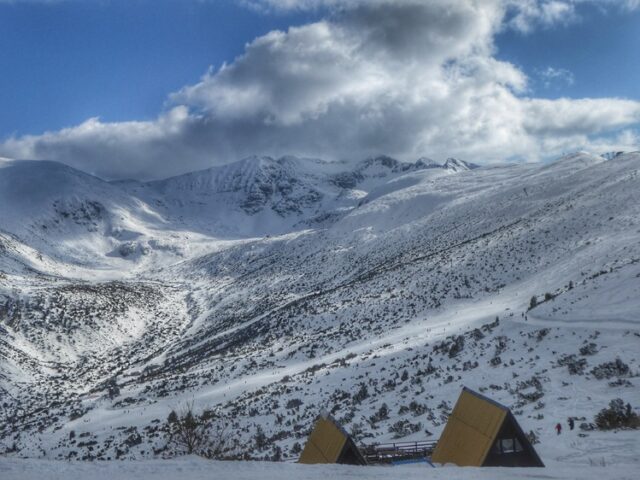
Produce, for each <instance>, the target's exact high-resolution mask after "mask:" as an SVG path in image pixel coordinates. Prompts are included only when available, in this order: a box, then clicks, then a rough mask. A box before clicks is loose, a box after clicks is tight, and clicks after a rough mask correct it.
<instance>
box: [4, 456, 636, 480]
mask: <svg viewBox="0 0 640 480" xmlns="http://www.w3.org/2000/svg"><path fill="white" fill-rule="evenodd" d="M45 472H46V473H45ZM637 473H638V470H637V465H636V466H633V465H625V466H614V467H586V466H583V467H552V468H545V469H544V470H541V469H535V468H513V469H512V468H455V467H446V468H431V467H429V466H427V465H425V464H419V465H403V466H398V467H351V466H342V465H297V464H290V463H267V462H210V461H206V460H202V459H199V458H188V459H180V460H145V461H127V462H92V463H86V462H62V461H45V460H13V459H12V460H8V459H3V460H0V477H2V479H3V480H14V479H16V480H17V479H20V480H31V479H33V480H40V479H42V478H46V479H51V480H55V479H65V480H71V479H76V478H82V479H86V478H91V479H94V480H102V479H109V480H117V479H121V478H135V479H136V480H146V479H153V480H165V479H166V480H169V479H172V480H173V479H176V478H180V479H181V480H199V479H203V480H204V479H207V480H209V479H212V478H215V479H218V480H222V479H234V480H244V479H247V480H248V479H256V478H259V479H261V480H287V479H295V480H316V479H317V480H325V479H326V478H327V477H330V478H333V479H360V478H362V479H365V478H366V479H371V480H375V479H384V480H388V479H389V478H390V477H392V478H403V479H406V480H413V479H424V478H435V479H453V478H455V479H464V480H472V479H491V480H503V479H504V480H511V479H518V478H538V479H539V478H544V479H579V480H588V479H592V478H593V479H595V478H597V479H636V478H637Z"/></svg>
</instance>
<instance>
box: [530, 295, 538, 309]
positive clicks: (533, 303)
mask: <svg viewBox="0 0 640 480" xmlns="http://www.w3.org/2000/svg"><path fill="white" fill-rule="evenodd" d="M537 306H538V298H537V297H536V296H535V295H534V296H533V297H531V301H530V302H529V310H532V309H534V308H536V307H537Z"/></svg>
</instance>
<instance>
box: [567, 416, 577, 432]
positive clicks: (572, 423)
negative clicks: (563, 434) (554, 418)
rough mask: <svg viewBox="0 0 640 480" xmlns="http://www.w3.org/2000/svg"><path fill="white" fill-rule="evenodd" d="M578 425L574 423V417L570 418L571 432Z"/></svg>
mask: <svg viewBox="0 0 640 480" xmlns="http://www.w3.org/2000/svg"><path fill="white" fill-rule="evenodd" d="M575 426H576V424H575V422H574V421H573V417H569V430H573V427H575Z"/></svg>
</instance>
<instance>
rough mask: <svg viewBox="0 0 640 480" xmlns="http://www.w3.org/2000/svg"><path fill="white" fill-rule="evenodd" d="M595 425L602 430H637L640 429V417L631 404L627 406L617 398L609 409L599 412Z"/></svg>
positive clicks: (610, 404)
mask: <svg viewBox="0 0 640 480" xmlns="http://www.w3.org/2000/svg"><path fill="white" fill-rule="evenodd" d="M595 423H596V426H597V427H598V428H599V429H600V430H613V429H616V428H629V429H636V428H640V416H639V415H638V414H637V413H635V412H634V411H633V409H632V408H631V404H630V403H627V404H626V405H625V403H624V401H623V400H622V399H621V398H615V399H613V400H611V402H610V403H609V408H603V409H602V410H600V412H598V414H597V415H596V417H595Z"/></svg>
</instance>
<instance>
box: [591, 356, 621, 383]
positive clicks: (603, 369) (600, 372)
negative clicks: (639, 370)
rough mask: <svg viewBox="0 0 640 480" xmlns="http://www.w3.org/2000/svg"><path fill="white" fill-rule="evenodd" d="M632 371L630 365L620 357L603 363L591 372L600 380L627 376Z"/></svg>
mask: <svg viewBox="0 0 640 480" xmlns="http://www.w3.org/2000/svg"><path fill="white" fill-rule="evenodd" d="M629 373H630V369H629V365H627V364H626V363H624V362H623V361H622V360H620V359H619V358H616V359H615V361H613V362H607V363H601V364H600V365H598V366H597V367H595V368H594V369H592V370H591V374H592V375H593V376H594V377H596V378H597V379H598V380H603V379H605V378H606V379H609V378H613V377H626V376H628V375H629Z"/></svg>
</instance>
